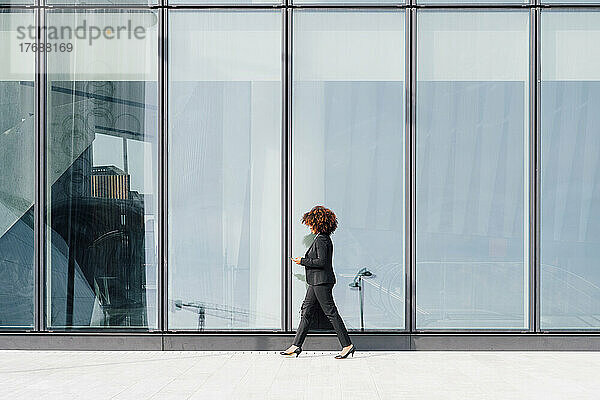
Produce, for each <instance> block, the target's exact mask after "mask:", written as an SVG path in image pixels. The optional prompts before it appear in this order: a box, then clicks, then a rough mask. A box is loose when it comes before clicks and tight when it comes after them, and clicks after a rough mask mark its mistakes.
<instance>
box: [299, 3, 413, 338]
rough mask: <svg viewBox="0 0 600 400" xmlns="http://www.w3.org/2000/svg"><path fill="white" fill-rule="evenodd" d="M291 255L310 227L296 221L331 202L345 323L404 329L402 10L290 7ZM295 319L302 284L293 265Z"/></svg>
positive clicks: (305, 242) (307, 240) (304, 243)
mask: <svg viewBox="0 0 600 400" xmlns="http://www.w3.org/2000/svg"><path fill="white" fill-rule="evenodd" d="M293 25H294V35H293V36H294V46H293V48H294V60H293V71H294V84H293V92H292V93H293V107H294V109H293V113H292V115H293V144H292V148H293V166H292V172H293V204H292V207H293V208H292V210H293V213H292V221H291V223H292V236H293V237H292V240H293V255H294V256H303V255H304V253H305V251H306V249H307V247H308V246H310V244H311V242H312V239H313V236H312V235H310V231H309V230H308V228H306V227H305V226H303V225H301V224H300V218H301V217H302V214H303V213H304V212H306V211H308V210H310V209H311V208H312V207H313V206H314V205H316V204H321V205H324V206H325V207H329V208H331V209H332V210H333V211H334V212H335V213H336V214H337V217H338V220H339V227H338V229H337V231H336V232H335V233H334V234H333V235H332V240H333V242H334V259H333V264H334V270H335V272H336V276H337V281H338V283H337V285H336V286H335V287H334V297H335V300H336V303H337V306H338V309H339V312H340V314H341V315H342V317H343V319H344V322H345V323H346V325H347V327H348V328H349V329H358V328H360V327H361V322H360V320H361V313H360V306H359V305H360V302H359V292H358V290H357V288H356V287H354V288H351V287H350V286H349V285H350V284H351V283H352V282H353V278H354V276H355V274H356V273H357V272H358V271H359V270H360V269H361V268H363V267H367V268H368V269H369V271H371V272H372V273H373V274H374V276H372V277H371V278H365V279H363V280H362V283H363V287H364V302H365V303H364V313H363V320H364V326H365V328H366V329H395V328H399V329H402V328H404V307H405V304H404V291H405V290H404V286H405V283H404V282H405V280H404V164H405V163H404V13H403V12H380V11H375V12H370V11H369V12H364V11H360V12H359V11H350V12H348V11H304V10H303V11H298V12H295V13H294V24H293ZM292 268H293V270H292V272H293V275H294V276H293V278H292V281H293V287H292V293H293V305H292V312H293V317H294V325H295V326H296V325H297V324H298V320H299V313H298V310H299V309H300V304H301V302H302V299H303V297H304V294H305V291H306V284H305V276H304V267H301V266H297V265H296V264H293V267H292Z"/></svg>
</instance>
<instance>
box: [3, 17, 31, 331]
mask: <svg viewBox="0 0 600 400" xmlns="http://www.w3.org/2000/svg"><path fill="white" fill-rule="evenodd" d="M33 23H34V13H33V12H0V171H1V172H0V328H2V327H12V328H15V327H31V326H32V325H33V298H34V296H33V262H34V250H33V240H34V199H35V128H34V127H35V118H34V111H33V110H34V86H33V81H34V73H35V56H34V54H33V53H21V52H20V51H19V49H18V43H17V36H16V32H17V27H19V26H28V25H31V24H33Z"/></svg>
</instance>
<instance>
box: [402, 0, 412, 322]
mask: <svg viewBox="0 0 600 400" xmlns="http://www.w3.org/2000/svg"><path fill="white" fill-rule="evenodd" d="M409 1H410V0H409ZM411 13H412V12H411V9H410V8H406V10H405V11H404V69H405V71H404V110H405V111H404V118H405V121H404V288H405V289H404V291H405V295H404V298H405V300H404V329H405V330H409V331H410V329H411V315H412V312H411V309H412V302H411V292H412V291H411V284H410V282H411V267H410V266H411V264H412V263H411V256H410V255H411V251H410V248H411V246H410V243H411V239H412V235H411V229H410V227H411V223H410V221H411V218H410V210H411V204H410V198H411V196H410V194H411V193H412V191H411V188H410V182H411V168H410V159H411V157H410V149H411V145H410V143H411V140H410V132H411V129H410V127H411V109H412V101H411V92H412V91H411V84H410V82H411V75H412V68H411V65H412V64H411Z"/></svg>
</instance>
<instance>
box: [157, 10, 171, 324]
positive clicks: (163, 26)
mask: <svg viewBox="0 0 600 400" xmlns="http://www.w3.org/2000/svg"><path fill="white" fill-rule="evenodd" d="M166 13H167V10H166V9H165V8H161V9H160V11H159V23H160V29H159V38H158V41H159V46H158V49H159V50H158V52H159V54H158V61H159V62H158V81H159V96H158V98H159V101H160V107H159V141H158V170H159V173H158V190H159V196H158V224H159V228H158V232H159V239H158V269H159V271H158V272H159V273H158V299H157V301H158V321H159V322H158V330H159V331H161V332H164V331H166V330H168V321H167V318H168V310H169V309H168V304H169V303H168V293H167V292H168V290H167V279H168V270H167V268H168V266H167V212H166V210H167V198H168V193H167V190H168V189H167V149H168V147H167V146H168V141H167V134H168V122H167V120H168V115H167V114H168V113H167V112H166V111H167V99H168V97H167V83H168V80H167V66H166V62H167V36H166V32H167V15H166Z"/></svg>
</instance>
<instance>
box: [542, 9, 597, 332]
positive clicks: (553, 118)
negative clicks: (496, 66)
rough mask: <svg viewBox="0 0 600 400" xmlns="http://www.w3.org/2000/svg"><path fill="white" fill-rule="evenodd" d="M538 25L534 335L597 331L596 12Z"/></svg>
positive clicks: (545, 16)
mask: <svg viewBox="0 0 600 400" xmlns="http://www.w3.org/2000/svg"><path fill="white" fill-rule="evenodd" d="M541 24H542V25H541V28H542V36H541V39H542V46H541V55H542V57H541V58H542V60H541V68H542V85H541V198H540V204H541V221H540V224H541V225H540V230H541V244H540V250H541V252H540V253H541V254H540V265H541V266H540V268H541V300H540V302H541V327H542V328H544V329H598V328H600V269H599V268H598V264H597V263H598V260H599V259H600V173H599V171H600V115H599V114H598V109H599V107H600V49H599V48H598V39H600V12H598V11H585V12H582V11H578V12H574V11H560V12H558V11H544V12H543V13H542V20H541Z"/></svg>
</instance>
